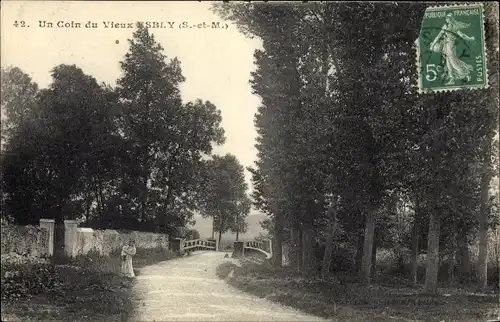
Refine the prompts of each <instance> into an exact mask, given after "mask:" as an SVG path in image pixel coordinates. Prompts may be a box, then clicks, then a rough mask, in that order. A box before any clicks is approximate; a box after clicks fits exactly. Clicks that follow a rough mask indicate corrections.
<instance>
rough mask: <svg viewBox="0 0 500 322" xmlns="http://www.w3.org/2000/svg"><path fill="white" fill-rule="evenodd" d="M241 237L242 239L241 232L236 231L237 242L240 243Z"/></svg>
mask: <svg viewBox="0 0 500 322" xmlns="http://www.w3.org/2000/svg"><path fill="white" fill-rule="evenodd" d="M239 237H240V232H239V230H237V231H236V241H238V240H239Z"/></svg>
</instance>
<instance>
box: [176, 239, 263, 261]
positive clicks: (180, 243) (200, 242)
mask: <svg viewBox="0 0 500 322" xmlns="http://www.w3.org/2000/svg"><path fill="white" fill-rule="evenodd" d="M218 246H219V245H217V240H215V239H193V240H185V239H181V238H175V239H172V240H171V241H170V249H171V250H172V251H175V252H178V253H179V254H180V255H183V254H185V253H191V252H193V251H198V250H211V251H218V250H219V247H218ZM255 255H257V257H260V258H263V259H265V260H268V259H270V258H271V257H272V244H271V240H269V239H265V240H263V241H257V240H248V241H235V242H234V251H233V255H232V257H233V258H242V257H248V256H251V257H256V256H255Z"/></svg>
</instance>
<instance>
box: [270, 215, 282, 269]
mask: <svg viewBox="0 0 500 322" xmlns="http://www.w3.org/2000/svg"><path fill="white" fill-rule="evenodd" d="M283 225H284V223H283V218H282V216H281V215H277V216H276V218H275V220H274V238H273V244H272V248H273V255H272V256H273V264H274V268H277V269H279V268H281V267H282V266H283Z"/></svg>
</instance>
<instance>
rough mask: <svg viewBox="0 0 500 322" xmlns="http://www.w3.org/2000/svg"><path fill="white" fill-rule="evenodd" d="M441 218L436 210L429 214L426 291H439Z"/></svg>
mask: <svg viewBox="0 0 500 322" xmlns="http://www.w3.org/2000/svg"><path fill="white" fill-rule="evenodd" d="M439 232H440V220H439V218H437V217H436V214H435V213H434V212H431V213H430V214H429V236H428V243H427V265H426V268H425V284H424V292H426V293H437V282H438V270H439Z"/></svg>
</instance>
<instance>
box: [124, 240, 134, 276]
mask: <svg viewBox="0 0 500 322" xmlns="http://www.w3.org/2000/svg"><path fill="white" fill-rule="evenodd" d="M135 252H136V249H135V241H134V240H132V239H131V240H130V241H129V242H128V245H125V246H123V247H122V254H121V255H122V274H123V275H125V276H127V277H135V274H134V266H133V265H132V256H134V255H135Z"/></svg>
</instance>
